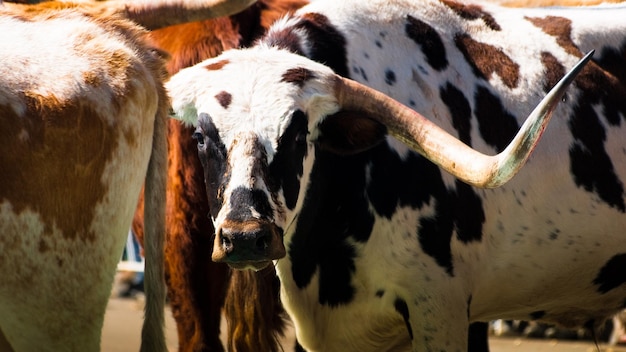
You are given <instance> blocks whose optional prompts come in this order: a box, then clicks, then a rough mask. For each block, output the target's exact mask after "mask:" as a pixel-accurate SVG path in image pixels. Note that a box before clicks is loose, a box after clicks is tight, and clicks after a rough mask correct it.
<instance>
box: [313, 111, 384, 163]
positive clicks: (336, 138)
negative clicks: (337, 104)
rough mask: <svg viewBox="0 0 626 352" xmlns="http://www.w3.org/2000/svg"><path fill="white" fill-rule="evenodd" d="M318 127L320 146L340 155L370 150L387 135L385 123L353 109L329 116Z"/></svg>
mask: <svg viewBox="0 0 626 352" xmlns="http://www.w3.org/2000/svg"><path fill="white" fill-rule="evenodd" d="M318 128H319V130H320V134H319V137H318V138H317V140H316V144H317V145H318V147H320V148H322V149H323V150H326V151H330V152H332V153H336V154H339V155H352V154H357V153H359V152H362V151H365V150H368V149H370V148H372V147H374V146H376V145H377V144H378V143H380V142H382V141H383V140H384V139H385V136H386V135H387V128H386V127H385V125H383V124H382V123H380V122H378V121H375V120H372V119H370V118H368V117H366V116H364V115H363V113H358V112H353V111H339V112H337V113H335V114H333V115H330V116H327V117H326V118H325V119H324V120H323V121H322V123H321V124H320V126H319V127H318Z"/></svg>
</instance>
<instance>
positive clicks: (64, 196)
mask: <svg viewBox="0 0 626 352" xmlns="http://www.w3.org/2000/svg"><path fill="white" fill-rule="evenodd" d="M120 99H125V98H122V97H120ZM21 100H23V101H25V102H26V105H27V111H26V114H25V115H24V116H17V115H15V114H14V113H12V112H11V111H7V110H9V109H3V110H5V111H3V113H2V114H0V125H2V126H4V128H2V129H1V131H0V150H6V151H8V150H11V153H2V155H0V165H4V166H5V169H4V170H5V171H4V172H3V175H2V177H3V182H2V185H0V198H4V199H7V200H9V201H10V202H11V204H12V205H13V210H14V211H15V212H16V213H18V214H19V213H21V212H22V211H25V210H30V211H34V212H36V213H38V214H39V215H40V216H41V218H42V221H43V222H44V223H45V224H46V229H45V232H46V233H48V234H50V233H52V231H53V227H56V228H58V229H59V230H60V231H61V232H62V233H63V235H64V236H65V237H66V238H76V237H80V238H83V239H89V240H94V238H95V236H96V234H94V233H93V232H92V230H91V229H90V227H91V224H92V222H93V219H94V217H95V213H94V210H95V209H94V206H95V205H96V204H98V203H99V202H101V201H102V198H103V197H104V195H105V194H106V193H107V191H108V185H105V184H103V183H102V181H101V176H102V175H103V174H104V168H105V166H106V163H107V162H108V161H110V160H111V159H112V154H113V152H114V151H115V149H116V148H117V145H118V138H119V134H118V133H117V132H118V131H117V130H116V128H115V126H112V125H111V124H109V123H107V122H106V119H107V118H108V116H101V115H99V114H98V112H97V111H96V110H94V109H93V108H92V107H90V106H88V105H87V104H84V103H82V102H81V101H79V100H76V101H60V100H59V99H58V98H57V97H55V96H52V95H50V96H41V95H38V94H36V93H33V92H25V93H24V96H22V97H21ZM116 114H117V112H112V114H111V115H112V116H115V115H116ZM24 136H27V140H24ZM33 175H38V176H37V177H33ZM60 200H62V201H60ZM76 209H80V211H76Z"/></svg>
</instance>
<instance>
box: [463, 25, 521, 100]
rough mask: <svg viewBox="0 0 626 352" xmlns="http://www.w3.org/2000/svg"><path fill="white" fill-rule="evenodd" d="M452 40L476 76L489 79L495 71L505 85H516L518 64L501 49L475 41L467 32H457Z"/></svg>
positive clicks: (511, 86) (513, 86)
mask: <svg viewBox="0 0 626 352" xmlns="http://www.w3.org/2000/svg"><path fill="white" fill-rule="evenodd" d="M454 41H455V43H456V46H457V47H458V48H459V50H460V51H461V53H463V56H464V57H465V60H466V61H467V63H468V64H469V65H470V66H472V69H473V71H474V74H476V75H477V76H478V77H481V78H483V79H485V80H489V79H491V76H492V75H493V74H494V73H495V74H497V75H498V76H499V77H500V79H501V80H502V82H504V84H505V85H506V86H507V87H509V88H515V87H517V83H518V80H519V65H518V64H517V63H515V62H514V61H513V60H512V59H511V58H510V57H508V56H507V55H506V54H505V53H504V52H502V50H501V49H499V48H496V47H495V46H493V45H490V44H485V43H480V42H477V41H475V40H474V39H472V38H471V37H470V36H469V35H468V34H459V35H457V36H456V37H455V38H454Z"/></svg>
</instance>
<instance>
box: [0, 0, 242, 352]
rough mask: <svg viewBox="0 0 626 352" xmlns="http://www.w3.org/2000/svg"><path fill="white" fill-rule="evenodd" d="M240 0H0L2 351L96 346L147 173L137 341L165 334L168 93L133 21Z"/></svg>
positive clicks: (231, 7)
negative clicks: (74, 0) (141, 319)
mask: <svg viewBox="0 0 626 352" xmlns="http://www.w3.org/2000/svg"><path fill="white" fill-rule="evenodd" d="M249 3H250V1H247V0H246V1H244V0H239V1H230V2H227V1H205V2H199V1H131V2H122V1H114V2H107V3H84V4H80V5H77V4H70V3H61V2H47V3H42V4H39V5H21V4H11V3H0V126H2V127H1V128H0V180H1V181H0V278H1V279H0V350H2V351H20V352H21V351H96V350H98V349H99V344H100V330H101V328H102V324H103V318H104V311H105V308H106V304H107V301H108V297H109V294H110V289H111V284H112V280H113V275H114V273H115V268H116V264H117V261H118V260H119V258H120V254H121V252H122V248H123V245H124V241H125V238H126V235H127V233H128V227H129V226H130V223H131V220H132V216H133V212H134V210H135V207H136V205H137V200H138V196H139V192H140V190H141V187H142V185H143V183H144V181H145V185H146V199H147V202H146V204H147V205H148V206H147V207H146V213H145V215H146V232H147V233H148V235H147V237H146V238H147V241H146V244H147V246H146V251H145V253H146V261H147V267H146V285H147V287H146V291H147V306H146V319H145V323H144V328H143V332H142V337H143V339H142V350H145V351H163V350H165V349H166V347H165V341H164V336H163V314H164V312H163V305H164V298H165V289H164V285H163V265H162V261H163V253H162V250H163V228H164V210H165V178H166V172H165V171H166V163H167V152H166V148H167V144H166V126H167V125H166V121H167V118H168V111H169V101H168V98H167V95H166V94H165V90H164V88H163V81H164V79H165V78H166V71H165V67H164V58H163V57H162V53H161V52H160V51H159V50H156V49H155V47H154V46H153V45H152V44H151V43H150V42H149V40H148V38H147V37H146V34H147V31H146V30H145V29H144V28H142V27H141V26H145V27H148V28H156V27H158V26H159V25H161V24H162V25H169V24H173V23H182V22H184V21H189V20H200V19H204V18H208V17H211V16H225V15H228V14H231V13H233V12H237V11H240V10H241V9H243V8H244V7H245V6H247V5H248V4H249Z"/></svg>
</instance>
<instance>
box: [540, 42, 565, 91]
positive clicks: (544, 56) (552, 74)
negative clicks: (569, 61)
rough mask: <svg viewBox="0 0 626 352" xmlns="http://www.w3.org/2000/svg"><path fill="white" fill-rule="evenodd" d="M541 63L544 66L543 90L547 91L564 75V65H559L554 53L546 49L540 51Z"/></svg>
mask: <svg viewBox="0 0 626 352" xmlns="http://www.w3.org/2000/svg"><path fill="white" fill-rule="evenodd" d="M541 63H542V64H543V66H544V67H545V70H544V73H545V76H544V77H545V81H544V83H543V90H544V91H545V92H546V93H547V92H549V91H550V89H552V87H554V85H555V84H557V82H558V81H559V80H560V79H561V77H563V76H564V75H565V67H563V65H561V63H560V62H559V60H558V59H557V58H556V57H554V55H552V54H550V53H549V52H546V51H544V52H542V53H541Z"/></svg>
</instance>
